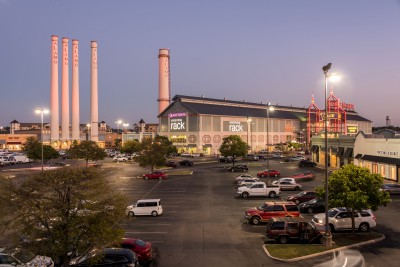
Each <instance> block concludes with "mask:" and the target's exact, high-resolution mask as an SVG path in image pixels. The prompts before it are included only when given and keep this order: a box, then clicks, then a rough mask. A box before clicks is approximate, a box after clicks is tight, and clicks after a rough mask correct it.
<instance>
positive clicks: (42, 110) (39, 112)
mask: <svg viewBox="0 0 400 267" xmlns="http://www.w3.org/2000/svg"><path fill="white" fill-rule="evenodd" d="M35 112H36V114H40V118H41V126H40V132H41V133H40V140H41V143H42V171H43V170H44V160H43V114H47V113H49V110H47V109H36V110H35Z"/></svg>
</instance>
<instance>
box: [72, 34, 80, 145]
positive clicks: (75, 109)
mask: <svg viewBox="0 0 400 267" xmlns="http://www.w3.org/2000/svg"><path fill="white" fill-rule="evenodd" d="M78 45H79V41H78V40H72V140H79V138H80V129H79V47H78Z"/></svg>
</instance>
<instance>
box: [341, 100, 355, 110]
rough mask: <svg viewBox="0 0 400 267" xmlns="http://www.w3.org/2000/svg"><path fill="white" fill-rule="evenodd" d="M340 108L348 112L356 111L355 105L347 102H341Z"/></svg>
mask: <svg viewBox="0 0 400 267" xmlns="http://www.w3.org/2000/svg"><path fill="white" fill-rule="evenodd" d="M340 108H341V109H343V110H346V111H354V105H353V104H348V103H345V102H340Z"/></svg>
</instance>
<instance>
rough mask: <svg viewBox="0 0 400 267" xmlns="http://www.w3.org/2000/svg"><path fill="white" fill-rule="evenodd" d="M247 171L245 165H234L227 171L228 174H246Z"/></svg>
mask: <svg viewBox="0 0 400 267" xmlns="http://www.w3.org/2000/svg"><path fill="white" fill-rule="evenodd" d="M248 170H249V168H248V167H247V165H235V166H231V167H229V169H228V171H230V172H247V171H248Z"/></svg>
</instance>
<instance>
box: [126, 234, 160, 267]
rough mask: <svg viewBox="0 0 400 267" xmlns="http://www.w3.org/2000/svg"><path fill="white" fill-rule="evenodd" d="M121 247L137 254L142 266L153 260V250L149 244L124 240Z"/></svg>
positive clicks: (133, 239) (139, 240)
mask: <svg viewBox="0 0 400 267" xmlns="http://www.w3.org/2000/svg"><path fill="white" fill-rule="evenodd" d="M121 247H122V248H127V249H130V250H132V251H133V252H135V254H136V256H137V257H138V259H139V262H140V264H141V266H145V265H147V264H148V263H149V262H151V261H152V260H153V248H152V246H151V243H149V242H146V241H143V240H141V239H135V238H123V239H122V242H121Z"/></svg>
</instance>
